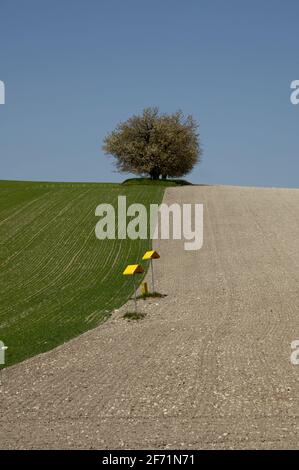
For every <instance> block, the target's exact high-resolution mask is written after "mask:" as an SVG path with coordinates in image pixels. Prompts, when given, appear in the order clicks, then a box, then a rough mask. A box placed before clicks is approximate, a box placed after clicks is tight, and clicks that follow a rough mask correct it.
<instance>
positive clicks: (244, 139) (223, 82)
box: [0, 0, 299, 187]
mask: <svg viewBox="0 0 299 470" xmlns="http://www.w3.org/2000/svg"><path fill="white" fill-rule="evenodd" d="M0 19H1V26H0V80H2V81H4V82H5V84H6V104H5V105H2V106H0V158H1V172H0V179H28V180H56V181H120V180H122V179H123V178H124V177H126V175H119V174H117V173H115V172H114V167H113V164H112V158H111V157H107V156H105V155H104V154H103V152H102V150H101V145H102V139H103V137H104V135H105V134H106V133H107V132H108V131H111V130H112V129H113V128H114V126H115V125H116V124H117V123H118V122H119V121H121V120H124V119H126V118H127V117H129V116H130V115H131V114H134V113H138V112H140V111H141V110H142V109H143V108H144V107H146V106H156V105H157V106H159V107H160V110H161V111H164V112H169V111H175V110H177V109H178V108H181V109H182V110H183V111H184V112H185V113H187V114H188V113H190V114H192V115H193V116H194V117H195V118H196V119H198V120H199V121H200V126H201V138H202V143H203V148H204V155H203V161H202V163H201V164H200V165H199V166H198V167H197V168H196V169H195V170H194V171H193V172H192V174H191V175H190V178H189V179H190V180H191V181H193V182H198V183H223V184H237V185H254V186H261V185H263V186H285V187H298V179H299V155H298V154H299V152H298V147H299V132H298V130H299V106H293V105H291V103H290V83H291V81H292V80H296V79H299V54H298V46H299V1H298V0H284V1H283V0H259V1H257V0H251V1H249V0H248V1H244V0H226V1H223V0H186V1H183V0H151V1H145V0H26V1H24V0H13V1H12V0H1V1H0Z"/></svg>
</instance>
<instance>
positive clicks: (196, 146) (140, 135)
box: [103, 108, 202, 180]
mask: <svg viewBox="0 0 299 470" xmlns="http://www.w3.org/2000/svg"><path fill="white" fill-rule="evenodd" d="M103 150H104V152H105V153H106V154H109V155H113V156H114V157H115V158H116V167H117V169H118V170H119V171H121V172H126V173H134V174H136V175H143V176H145V175H148V176H150V177H151V178H152V179H154V180H157V179H159V178H160V177H162V178H163V179H166V178H167V177H181V176H184V175H186V174H187V173H189V172H190V171H191V170H192V168H193V167H194V165H195V164H196V163H198V162H199V161H200V157H201V153H202V152H201V147H200V140H199V134H198V124H197V122H196V121H195V119H194V118H193V117H192V116H186V117H185V116H184V114H183V113H182V111H177V112H175V113H173V114H160V113H159V109H158V108H146V109H144V110H143V113H142V114H141V115H139V116H136V115H134V116H132V117H130V118H129V119H128V120H127V121H125V122H121V123H120V124H118V125H117V127H116V128H115V130H114V131H112V132H111V133H110V134H108V135H107V136H106V137H105V139H104V144H103Z"/></svg>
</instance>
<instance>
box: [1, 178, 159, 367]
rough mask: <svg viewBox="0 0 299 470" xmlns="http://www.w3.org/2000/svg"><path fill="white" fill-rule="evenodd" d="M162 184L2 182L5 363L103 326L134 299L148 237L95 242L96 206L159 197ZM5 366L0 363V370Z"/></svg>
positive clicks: (2, 334)
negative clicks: (129, 268)
mask: <svg viewBox="0 0 299 470" xmlns="http://www.w3.org/2000/svg"><path fill="white" fill-rule="evenodd" d="M163 191H164V189H163V187H160V186H158V185H153V186H151V185H148V186H146V187H145V186H143V185H129V186H122V185H118V184H96V183H33V182H9V181H2V182H1V181H0V244H1V250H0V291H1V292H0V298H1V303H0V340H2V341H4V343H5V344H6V345H7V346H8V350H7V355H6V366H7V365H11V364H13V363H16V362H19V361H21V360H23V359H25V358H28V357H30V356H33V355H35V354H38V353H40V352H43V351H47V350H49V349H51V348H53V347H54V346H57V345H59V344H61V343H63V342H65V341H67V340H69V339H70V338H72V337H74V336H76V335H78V334H80V333H82V332H84V331H86V330H88V329H90V328H93V327H95V326H97V325H99V324H100V323H101V322H103V321H104V320H105V319H106V318H107V316H109V312H110V311H111V310H113V309H114V308H117V307H119V306H120V305H121V304H123V303H124V302H125V301H126V300H127V299H128V298H129V297H130V295H131V294H132V282H131V279H130V278H128V277H125V276H122V274H121V273H122V271H123V269H124V267H125V266H126V265H127V264H129V263H134V262H136V261H137V260H140V258H141V256H142V254H143V252H144V251H145V250H146V249H147V248H148V247H149V246H150V241H147V240H136V241H132V240H104V241H100V240H98V239H96V237H95V231H94V230H95V224H96V222H97V220H98V218H97V217H95V208H96V206H97V205H98V204H100V203H111V204H113V205H116V204H117V197H118V196H119V195H126V196H127V202H128V204H131V203H133V202H140V203H143V204H145V205H149V204H150V203H158V202H160V201H161V199H162V195H163ZM0 367H1V366H0Z"/></svg>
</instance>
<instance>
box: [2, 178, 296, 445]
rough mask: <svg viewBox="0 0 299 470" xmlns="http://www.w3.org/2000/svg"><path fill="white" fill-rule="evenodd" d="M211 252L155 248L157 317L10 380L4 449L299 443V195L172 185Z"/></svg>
mask: <svg viewBox="0 0 299 470" xmlns="http://www.w3.org/2000/svg"><path fill="white" fill-rule="evenodd" d="M165 202H168V203H170V202H184V203H187V202H193V203H195V202H197V203H203V204H204V246H203V248H202V249H201V250H199V251H197V252H195V251H193V252H187V251H184V250H183V244H182V242H181V241H159V242H157V243H156V244H155V247H156V248H157V250H158V251H159V252H160V253H161V260H159V261H157V262H156V263H155V267H156V274H157V288H158V290H159V291H160V292H162V293H165V294H167V297H165V298H163V299H159V300H154V301H147V302H141V303H140V305H142V308H143V310H144V311H146V312H147V316H146V317H145V319H144V320H142V321H140V322H137V323H136V322H130V323H128V322H126V321H125V320H123V319H122V318H121V312H117V313H116V314H115V315H114V316H113V318H112V319H111V320H110V321H109V322H107V323H106V324H104V325H103V326H101V327H99V328H97V329H95V330H93V331H90V332H88V333H86V334H84V335H82V336H81V337H79V338H76V339H75V340H73V341H71V342H69V343H67V344H65V345H63V346H61V347H59V348H57V349H55V350H53V351H51V352H49V353H47V354H44V355H41V356H38V357H35V358H33V359H31V360H28V361H26V362H24V363H22V364H19V365H17V366H14V367H11V368H9V369H6V370H4V371H2V372H1V373H0V380H1V388H0V392H1V393H0V447H1V448H131V449H136V448H156V449H157V448H163V449H166V448H296V447H299V366H294V365H292V364H291V363H290V354H291V348H290V343H291V341H293V340H295V339H299V241H298V240H299V217H298V215H299V190H278V189H255V188H238V187H222V186H219V187H212V186H211V187H199V186H198V187H184V188H179V189H178V188H175V189H168V190H167V192H166V195H165Z"/></svg>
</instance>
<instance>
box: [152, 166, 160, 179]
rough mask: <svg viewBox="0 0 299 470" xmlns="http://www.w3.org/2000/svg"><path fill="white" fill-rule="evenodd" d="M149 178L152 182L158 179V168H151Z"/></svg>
mask: <svg viewBox="0 0 299 470" xmlns="http://www.w3.org/2000/svg"><path fill="white" fill-rule="evenodd" d="M150 177H151V179H152V180H158V179H159V177H160V168H157V167H155V168H153V169H152V170H151V171H150Z"/></svg>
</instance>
